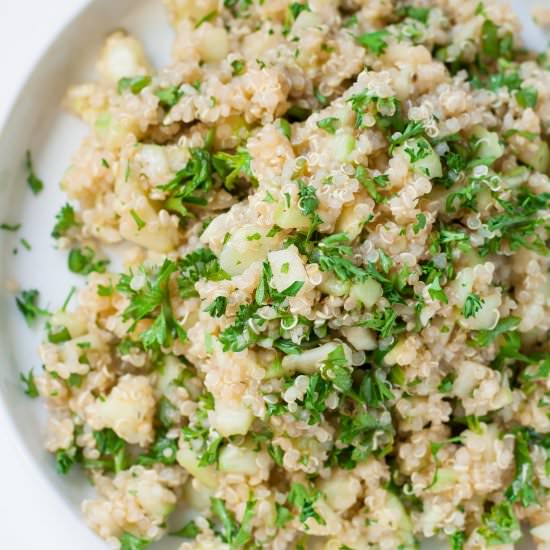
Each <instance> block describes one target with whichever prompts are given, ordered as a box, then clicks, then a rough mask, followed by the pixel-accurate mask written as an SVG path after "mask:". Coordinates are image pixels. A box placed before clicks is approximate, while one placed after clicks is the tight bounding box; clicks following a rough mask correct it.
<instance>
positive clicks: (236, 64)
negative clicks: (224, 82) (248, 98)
mask: <svg viewBox="0 0 550 550" xmlns="http://www.w3.org/2000/svg"><path fill="white" fill-rule="evenodd" d="M245 67H246V65H245V62H244V60H243V59H235V60H233V61H231V68H232V69H233V71H232V74H233V76H240V75H242V74H243V73H244V70H245Z"/></svg>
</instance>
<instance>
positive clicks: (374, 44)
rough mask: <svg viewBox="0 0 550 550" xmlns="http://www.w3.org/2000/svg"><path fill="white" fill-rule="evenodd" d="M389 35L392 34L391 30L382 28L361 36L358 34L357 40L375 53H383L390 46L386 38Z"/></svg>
mask: <svg viewBox="0 0 550 550" xmlns="http://www.w3.org/2000/svg"><path fill="white" fill-rule="evenodd" d="M388 36H390V32H389V31H387V30H381V31H373V32H366V33H364V34H361V35H360V36H357V37H356V40H357V42H358V43H359V44H360V45H361V46H363V47H364V48H366V49H367V50H370V51H371V52H372V53H373V54H375V55H381V54H383V53H384V52H385V51H386V49H387V47H388V43H387V42H386V40H385V39H386V38H387V37H388Z"/></svg>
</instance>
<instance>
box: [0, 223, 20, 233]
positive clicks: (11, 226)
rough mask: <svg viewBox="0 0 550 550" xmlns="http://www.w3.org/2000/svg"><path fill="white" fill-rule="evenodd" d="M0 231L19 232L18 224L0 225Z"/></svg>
mask: <svg viewBox="0 0 550 550" xmlns="http://www.w3.org/2000/svg"><path fill="white" fill-rule="evenodd" d="M0 229H2V230H3V231H19V229H21V224H20V223H13V224H11V223H0Z"/></svg>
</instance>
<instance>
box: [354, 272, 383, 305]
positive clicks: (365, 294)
mask: <svg viewBox="0 0 550 550" xmlns="http://www.w3.org/2000/svg"><path fill="white" fill-rule="evenodd" d="M383 293H384V291H383V290H382V286H381V285H380V283H379V282H378V281H375V280H374V279H367V280H366V281H365V282H363V283H355V284H353V285H351V289H350V291H349V295H350V296H351V297H352V298H355V299H356V300H358V301H359V302H361V303H362V304H363V305H364V306H365V307H367V308H370V307H372V306H373V305H374V304H376V302H378V300H379V299H380V298H381V297H382V294H383Z"/></svg>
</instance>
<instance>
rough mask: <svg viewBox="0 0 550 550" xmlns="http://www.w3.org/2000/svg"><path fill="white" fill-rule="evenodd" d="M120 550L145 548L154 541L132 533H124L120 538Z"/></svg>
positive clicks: (142, 549)
mask: <svg viewBox="0 0 550 550" xmlns="http://www.w3.org/2000/svg"><path fill="white" fill-rule="evenodd" d="M119 541H120V550H145V549H146V548H147V547H148V546H149V545H150V544H152V541H150V540H149V539H142V538H140V537H136V536H134V535H132V534H130V533H124V534H123V535H122V536H121V537H120V538H119Z"/></svg>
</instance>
